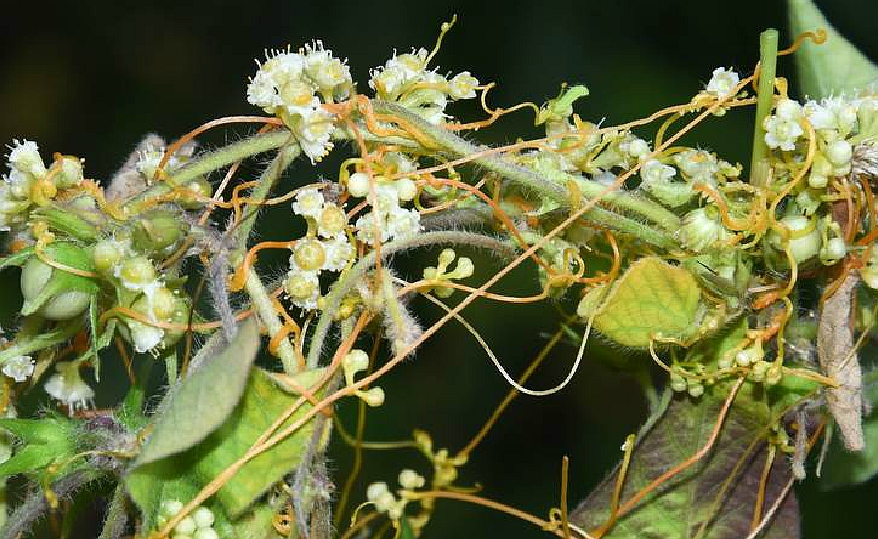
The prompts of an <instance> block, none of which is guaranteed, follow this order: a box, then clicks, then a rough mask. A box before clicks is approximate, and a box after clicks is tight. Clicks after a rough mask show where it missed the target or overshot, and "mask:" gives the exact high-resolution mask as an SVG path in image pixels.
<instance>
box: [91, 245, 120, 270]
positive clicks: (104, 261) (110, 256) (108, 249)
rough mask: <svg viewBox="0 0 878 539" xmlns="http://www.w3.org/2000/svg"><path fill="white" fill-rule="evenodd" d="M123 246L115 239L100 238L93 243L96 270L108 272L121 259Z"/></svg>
mask: <svg viewBox="0 0 878 539" xmlns="http://www.w3.org/2000/svg"><path fill="white" fill-rule="evenodd" d="M124 254H125V248H124V246H123V245H122V244H121V243H120V242H118V241H115V240H102V241H99V242H98V243H97V244H96V245H95V250H94V261H95V268H96V269H97V270H98V271H102V272H109V271H110V270H112V269H113V266H115V265H116V264H118V263H119V261H120V260H122V256H123V255H124Z"/></svg>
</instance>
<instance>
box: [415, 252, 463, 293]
mask: <svg viewBox="0 0 878 539" xmlns="http://www.w3.org/2000/svg"><path fill="white" fill-rule="evenodd" d="M455 257H457V253H455V252H454V250H453V249H443V250H442V252H441V253H439V259H438V261H437V264H436V265H435V266H427V267H426V268H424V280H425V281H434V282H437V283H439V284H435V285H430V286H429V287H428V288H426V289H425V290H432V291H433V292H434V293H435V294H436V295H437V296H439V297H440V298H447V297H450V296H451V295H452V294H453V293H454V287H451V286H444V285H442V284H441V283H442V282H443V281H454V280H458V279H466V278H467V277H472V275H473V272H474V271H475V265H474V264H473V261H472V260H471V259H469V258H467V257H465V256H462V257H460V258H458V259H457V265H456V266H455V267H454V269H453V270H449V269H448V268H449V267H450V266H451V264H452V263H454V259H455Z"/></svg>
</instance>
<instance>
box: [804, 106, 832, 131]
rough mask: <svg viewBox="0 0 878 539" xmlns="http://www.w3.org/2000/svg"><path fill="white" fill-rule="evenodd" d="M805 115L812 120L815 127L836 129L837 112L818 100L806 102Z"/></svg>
mask: <svg viewBox="0 0 878 539" xmlns="http://www.w3.org/2000/svg"><path fill="white" fill-rule="evenodd" d="M805 117H806V118H808V121H809V122H811V125H812V126H813V127H814V129H835V128H836V122H835V114H833V113H832V111H831V110H829V109H828V108H826V107H824V106H823V105H820V104H818V103H817V102H816V101H808V102H807V103H805Z"/></svg>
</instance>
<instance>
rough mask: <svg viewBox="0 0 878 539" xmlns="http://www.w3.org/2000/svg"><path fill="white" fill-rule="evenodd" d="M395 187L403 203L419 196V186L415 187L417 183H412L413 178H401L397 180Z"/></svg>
mask: <svg viewBox="0 0 878 539" xmlns="http://www.w3.org/2000/svg"><path fill="white" fill-rule="evenodd" d="M394 187H396V193H397V195H398V196H399V200H401V201H403V202H407V201H409V200H412V199H414V198H415V196H416V195H417V194H418V186H417V185H415V182H414V181H412V180H411V178H401V179H399V180H396V182H395V183H394Z"/></svg>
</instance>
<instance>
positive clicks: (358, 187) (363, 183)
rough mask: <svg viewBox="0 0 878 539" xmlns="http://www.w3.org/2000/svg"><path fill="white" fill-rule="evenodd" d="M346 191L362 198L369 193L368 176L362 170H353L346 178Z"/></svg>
mask: <svg viewBox="0 0 878 539" xmlns="http://www.w3.org/2000/svg"><path fill="white" fill-rule="evenodd" d="M348 191H350V193H351V196H355V197H357V198H363V197H365V196H366V195H368V194H369V176H367V175H366V174H364V173H362V172H355V173H354V174H351V177H350V178H348Z"/></svg>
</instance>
